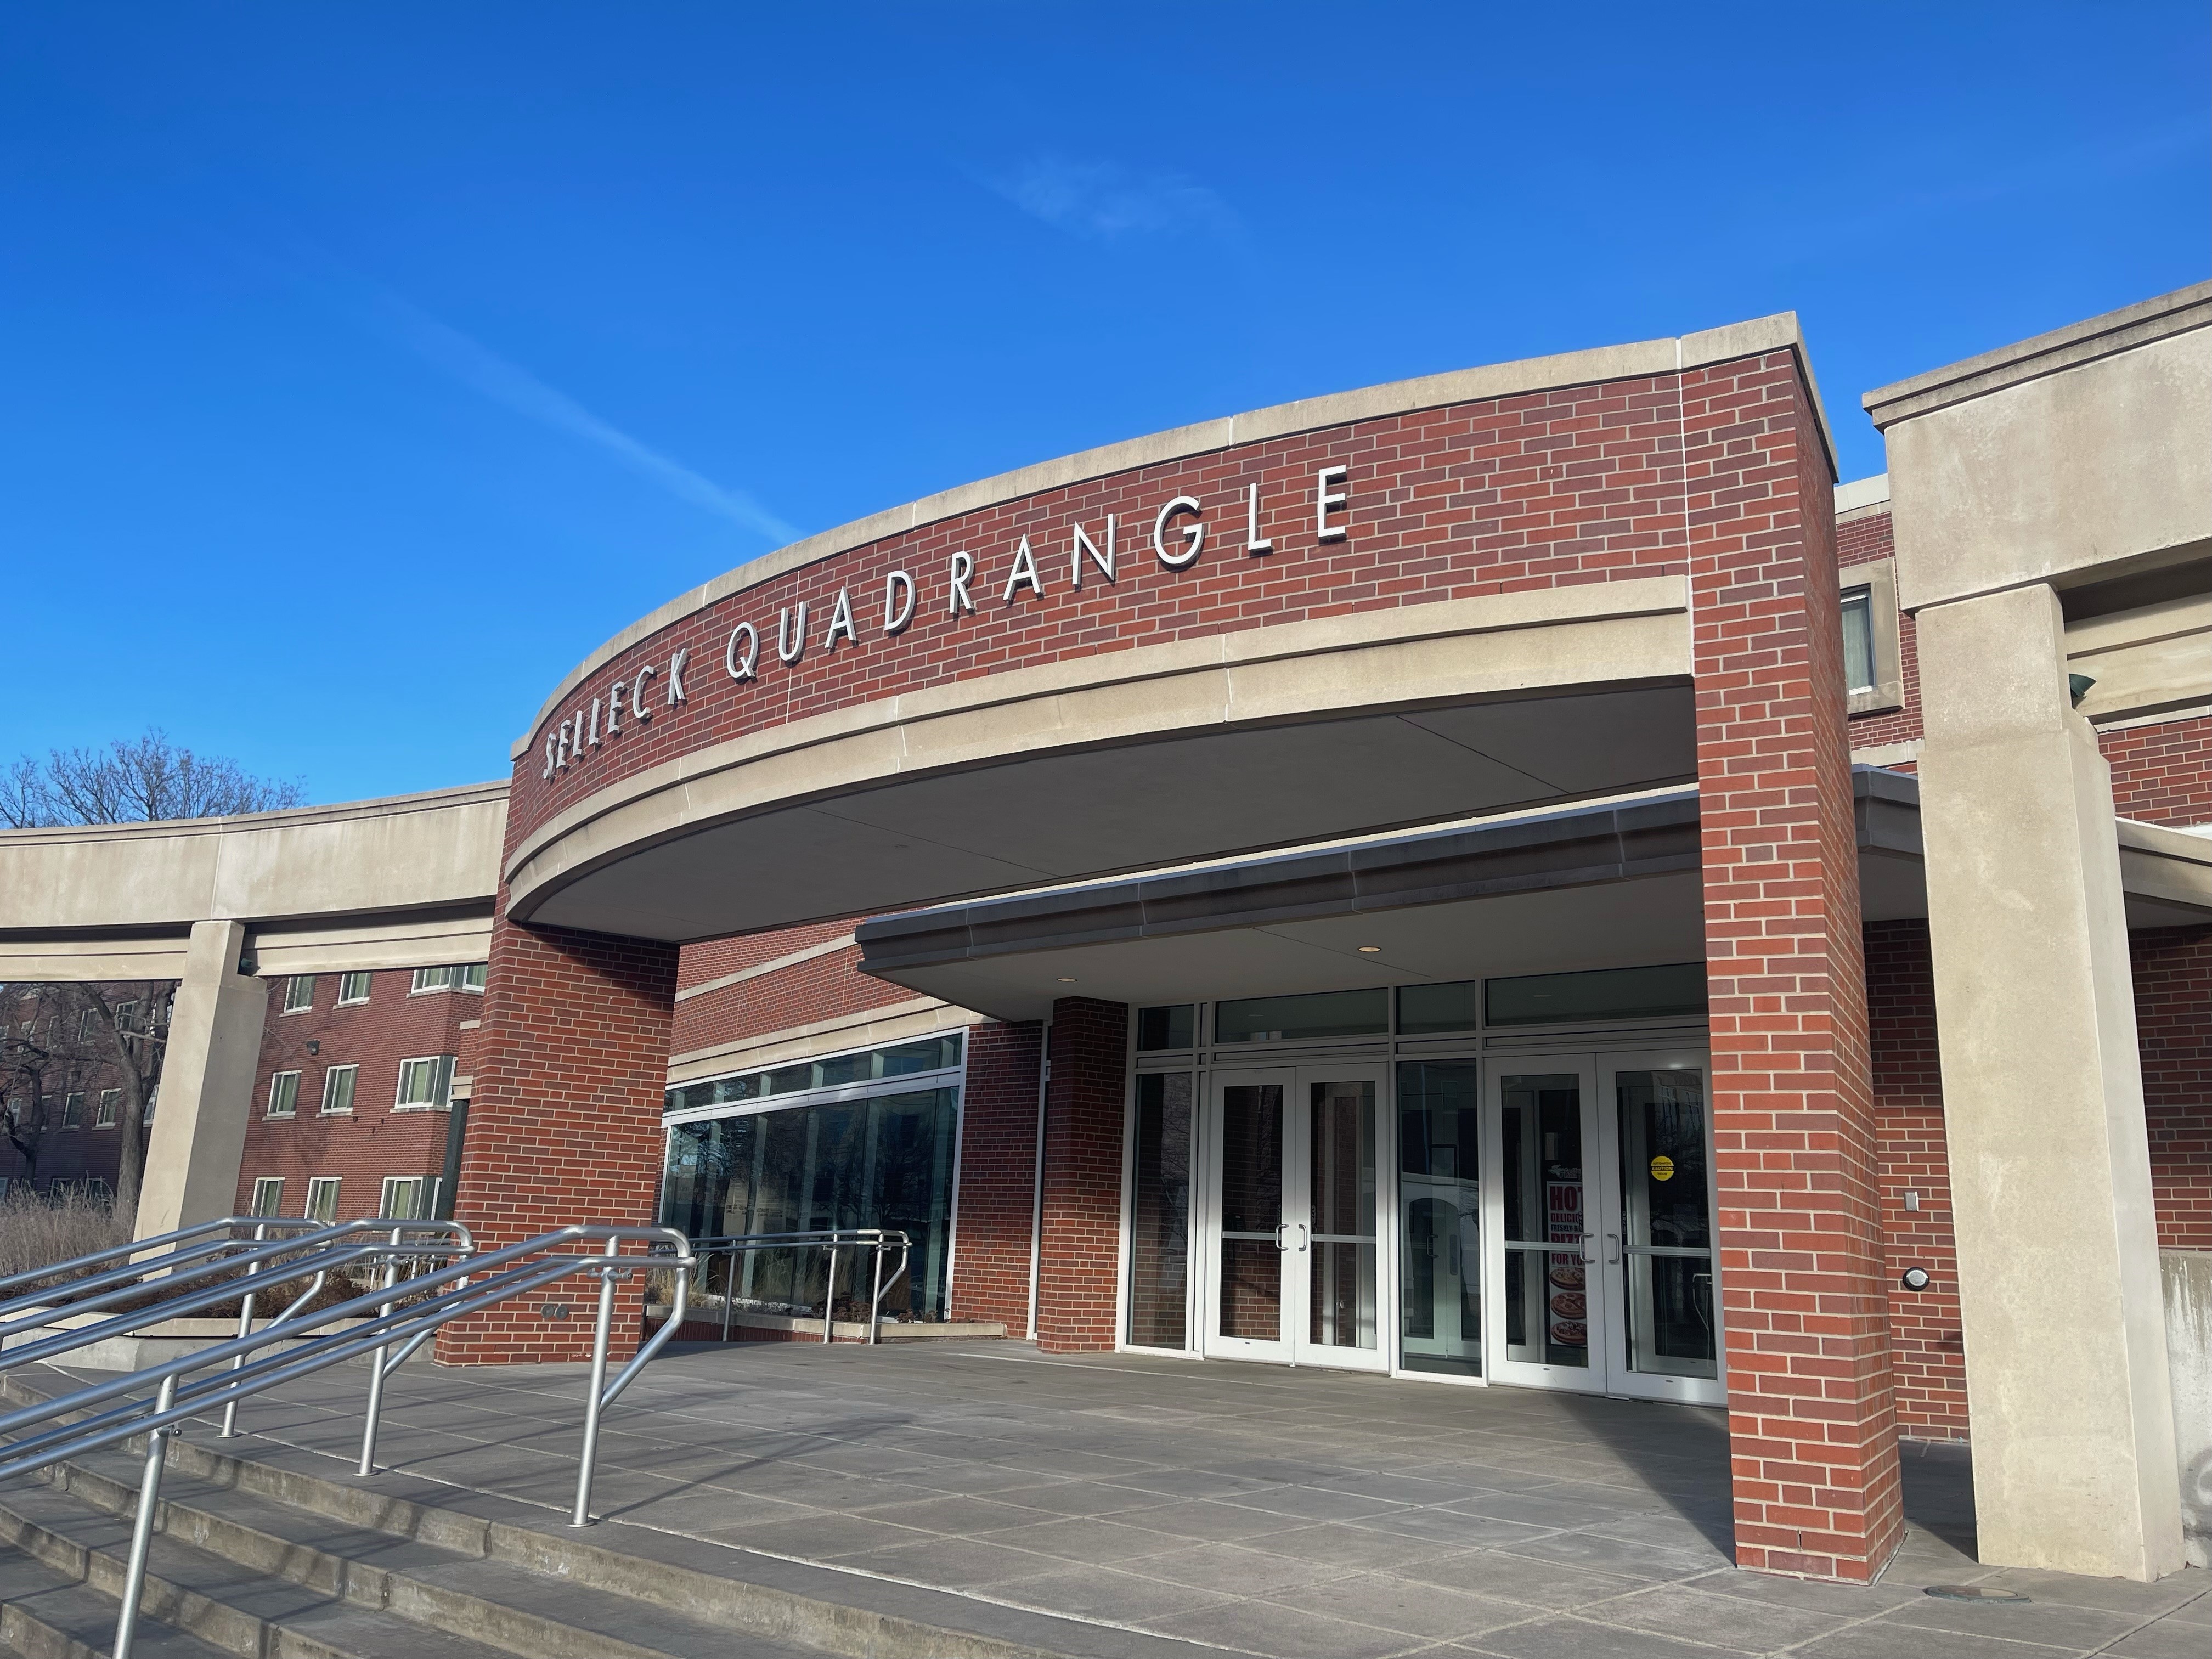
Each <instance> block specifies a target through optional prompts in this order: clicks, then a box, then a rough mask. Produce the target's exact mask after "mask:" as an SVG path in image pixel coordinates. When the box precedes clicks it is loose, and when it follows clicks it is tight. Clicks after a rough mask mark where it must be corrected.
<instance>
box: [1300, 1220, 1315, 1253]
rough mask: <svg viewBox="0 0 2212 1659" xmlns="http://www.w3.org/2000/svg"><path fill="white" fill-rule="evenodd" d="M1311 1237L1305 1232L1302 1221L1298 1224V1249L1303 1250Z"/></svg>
mask: <svg viewBox="0 0 2212 1659" xmlns="http://www.w3.org/2000/svg"><path fill="white" fill-rule="evenodd" d="M1312 1237H1313V1235H1312V1234H1310V1233H1309V1232H1308V1231H1306V1224H1305V1223H1304V1222H1303V1221H1301V1222H1300V1223H1298V1249H1301V1250H1303V1249H1305V1247H1306V1245H1307V1244H1308V1243H1310V1241H1311V1239H1312Z"/></svg>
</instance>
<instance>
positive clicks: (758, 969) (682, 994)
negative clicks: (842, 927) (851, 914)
mask: <svg viewBox="0 0 2212 1659" xmlns="http://www.w3.org/2000/svg"><path fill="white" fill-rule="evenodd" d="M852 942H853V936H852V935H851V934H850V933H840V934H838V935H837V937H836V938H835V939H823V941H822V942H821V943H820V944H818V945H808V946H806V948H805V949H804V950H801V951H792V952H790V953H789V954H788V955H786V956H781V957H769V959H768V960H767V961H766V962H757V963H754V964H753V965H752V966H751V967H750V968H740V969H738V971H737V972H736V973H734V974H725V975H722V976H721V977H720V979H710V980H708V981H706V982H705V983H704V984H703V985H692V986H687V987H684V989H683V990H681V991H678V993H677V994H676V1000H677V1001H678V1002H689V1001H690V1000H691V999H692V998H693V997H703V996H705V995H707V994H708V993H710V992H714V991H726V990H728V989H729V988H730V987H732V985H743V984H744V982H745V981H747V980H749V979H759V978H760V977H762V976H763V975H766V974H780V973H781V972H782V971H783V970H784V969H787V968H796V967H798V966H799V963H803V962H812V961H813V960H814V959H815V958H816V957H826V956H833V955H835V954H836V952H837V951H842V950H843V949H844V948H845V947H846V946H847V945H850V944H851V943H852Z"/></svg>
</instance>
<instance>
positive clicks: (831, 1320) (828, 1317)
mask: <svg viewBox="0 0 2212 1659" xmlns="http://www.w3.org/2000/svg"><path fill="white" fill-rule="evenodd" d="M836 1328H837V1247H836V1245H835V1244H832V1245H830V1246H829V1280H828V1282H826V1283H825V1284H824V1285H823V1286H822V1340H823V1341H824V1342H827V1341H828V1340H829V1339H830V1337H831V1336H832V1335H833V1334H835V1333H836Z"/></svg>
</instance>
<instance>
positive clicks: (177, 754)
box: [0, 726, 306, 829]
mask: <svg viewBox="0 0 2212 1659" xmlns="http://www.w3.org/2000/svg"><path fill="white" fill-rule="evenodd" d="M303 799H306V793H305V791H304V790H303V789H302V788H301V786H300V784H299V783H298V782H296V781H294V782H283V781H276V780H274V779H269V778H259V777H256V776H254V775H252V773H250V772H248V771H246V769H245V768H243V767H242V766H240V764H239V763H237V762H236V761H234V760H228V759H225V758H223V757H220V756H202V755H196V754H194V753H193V752H192V751H191V750H189V749H182V748H179V747H178V746H177V745H176V744H173V743H171V742H170V741H169V738H168V734H167V733H166V732H162V731H161V730H159V729H158V728H156V727H152V726H149V727H148V728H147V730H146V731H145V732H143V734H142V735H140V736H138V737H137V738H129V739H125V738H116V739H115V740H114V741H113V742H112V743H111V744H108V745H107V747H106V748H105V749H54V750H48V751H47V754H46V759H44V760H43V761H41V760H39V759H36V758H34V757H32V756H29V755H25V756H22V757H20V758H18V759H17V760H16V761H15V763H14V764H13V765H12V766H10V767H9V769H7V771H6V773H5V774H4V775H0V823H6V824H7V825H9V827H11V828H14V829H46V828H50V827H52V826H54V825H57V824H70V823H142V822H143V821H145V820H148V819H151V818H212V817H229V816H231V815H233V814H234V813H239V812H270V811H276V810H277V809H278V808H280V807H285V806H297V805H300V804H301V801H302V800H303Z"/></svg>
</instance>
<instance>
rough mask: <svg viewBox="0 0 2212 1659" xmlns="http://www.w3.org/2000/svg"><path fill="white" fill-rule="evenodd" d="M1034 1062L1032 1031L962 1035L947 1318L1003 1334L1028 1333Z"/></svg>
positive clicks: (981, 1029)
mask: <svg viewBox="0 0 2212 1659" xmlns="http://www.w3.org/2000/svg"><path fill="white" fill-rule="evenodd" d="M1043 1061H1044V1027H1043V1026H1042V1025H1040V1024H1034V1023H1024V1024H1018V1025H999V1024H992V1025H971V1026H969V1028H968V1086H967V1092H966V1095H965V1096H964V1097H963V1099H962V1101H961V1103H960V1192H959V1206H960V1207H959V1212H958V1214H957V1218H956V1220H955V1223H954V1228H955V1236H954V1238H953V1242H952V1296H951V1312H952V1316H953V1317H954V1318H955V1319H982V1320H994V1321H996V1322H998V1323H1000V1324H1002V1325H1004V1326H1005V1327H1006V1334H1008V1335H1009V1336H1023V1335H1026V1334H1028V1331H1029V1322H1030V1229H1031V1228H1032V1227H1033V1226H1034V1225H1036V1208H1035V1206H1036V1132H1037V1084H1038V1073H1039V1068H1040V1067H1041V1066H1042V1064H1043Z"/></svg>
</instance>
